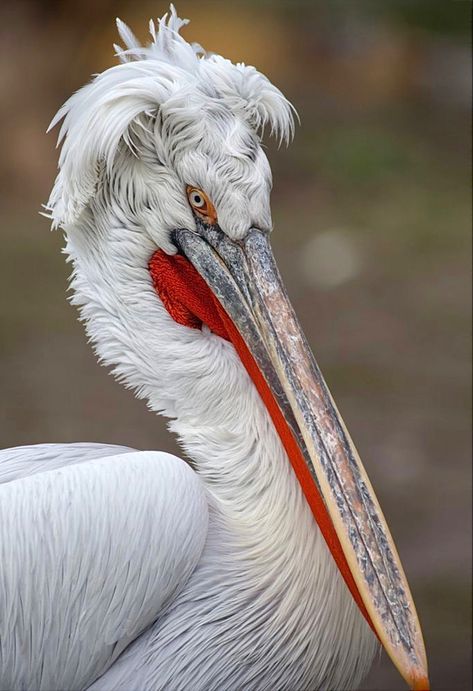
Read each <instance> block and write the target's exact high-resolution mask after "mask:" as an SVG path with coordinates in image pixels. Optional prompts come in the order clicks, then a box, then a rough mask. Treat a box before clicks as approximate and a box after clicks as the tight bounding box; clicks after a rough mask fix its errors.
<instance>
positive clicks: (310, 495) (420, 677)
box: [174, 223, 429, 691]
mask: <svg viewBox="0 0 473 691" xmlns="http://www.w3.org/2000/svg"><path fill="white" fill-rule="evenodd" d="M174 239H175V242H176V244H177V245H178V247H179V249H180V251H181V252H182V254H184V256H185V257H186V258H187V259H188V260H189V261H190V262H191V263H192V264H193V266H194V268H195V269H196V270H197V271H198V273H199V274H200V276H201V277H202V278H203V279H204V281H205V282H206V284H207V286H208V287H209V288H210V290H211V291H212V293H213V295H214V296H215V298H216V299H217V301H218V303H219V305H220V306H221V308H222V315H223V317H222V318H223V319H224V321H225V324H226V327H227V330H228V332H229V333H230V336H231V340H232V341H233V342H234V344H235V346H236V348H237V350H238V351H239V353H240V356H241V357H242V360H243V361H244V364H245V366H246V367H247V369H248V371H249V373H250V375H251V376H252V378H253V381H254V382H255V384H256V386H257V388H258V390H259V392H260V394H261V395H262V398H263V400H264V401H265V403H266V405H267V407H268V410H269V412H270V414H271V416H272V418H273V421H274V423H275V426H276V428H277V430H278V432H279V434H280V437H281V439H282V441H283V444H284V446H285V448H286V451H287V452H288V456H289V459H290V460H291V462H292V465H293V467H294V470H295V472H296V475H297V477H298V479H299V481H300V483H301V486H302V489H303V491H304V493H305V496H306V498H307V500H308V502H309V504H310V506H311V508H312V510H313V513H314V515H315V518H316V520H317V522H318V523H319V526H320V527H321V529H322V532H323V533H324V536H325V538H326V541H327V544H328V546H329V548H330V550H331V552H332V555H333V556H334V558H335V560H336V562H337V565H338V566H339V568H340V570H341V572H342V575H343V576H344V578H345V581H346V582H347V585H348V587H349V588H350V590H351V592H352V594H353V596H354V597H355V599H356V601H357V603H358V605H359V607H360V609H361V611H362V612H363V614H364V615H365V617H366V619H367V620H368V622H369V623H370V625H371V626H372V628H373V630H374V631H375V633H376V635H377V636H378V638H379V640H380V641H381V643H382V645H383V646H384V648H385V650H386V651H387V653H388V655H389V656H390V657H391V659H392V661H393V662H394V664H395V665H396V667H397V668H398V670H399V672H400V674H401V675H402V676H403V677H404V679H405V680H406V681H407V683H408V684H409V685H410V688H411V689H417V690H418V691H420V690H422V691H426V690H427V689H429V682H428V678H427V661H426V655H425V649H424V642H423V639H422V633H421V629H420V625H419V621H418V618H417V614H416V610H415V606H414V602H413V600H412V596H411V593H410V591H409V586H408V584H407V580H406V577H405V575H404V572H403V569H402V566H401V563H400V560H399V556H398V554H397V551H396V547H395V545H394V542H393V539H392V537H391V535H390V532H389V529H388V526H387V525H386V521H385V519H384V516H383V514H382V512H381V509H380V507H379V504H378V502H377V499H376V497H375V494H374V491H373V488H372V487H371V484H370V482H369V480H368V477H367V475H366V472H365V469H364V468H363V465H362V463H361V460H360V457H359V455H358V453H357V451H356V449H355V447H354V444H353V442H352V440H351V439H350V436H349V434H348V432H347V430H346V427H345V425H344V423H343V420H342V418H341V416H340V413H339V412H338V410H337V407H336V405H335V403H334V401H333V399H332V396H331V395H330V392H329V390H328V388H327V385H326V383H325V381H324V378H323V376H322V374H321V372H320V370H319V368H318V366H317V363H316V361H315V359H314V356H313V355H312V353H311V350H310V348H309V346H308V343H307V341H306V339H305V336H304V334H303V333H302V329H301V327H300V325H299V322H298V320H297V317H296V315H295V313H294V310H293V308H292V306H291V304H290V302H289V299H288V296H287V293H286V291H285V288H284V285H283V283H282V280H281V277H280V275H279V272H278V269H277V266H276V264H275V261H274V258H273V255H272V251H271V246H270V244H269V236H268V234H267V233H264V232H262V231H260V230H257V229H251V230H250V231H249V233H248V234H247V235H246V237H245V238H244V239H243V240H240V241H233V240H230V239H229V238H228V237H227V236H226V235H225V234H224V233H223V232H222V231H221V230H220V228H219V227H218V226H208V225H205V224H203V223H201V224H198V232H197V233H196V232H195V231H189V230H185V229H183V230H176V231H174Z"/></svg>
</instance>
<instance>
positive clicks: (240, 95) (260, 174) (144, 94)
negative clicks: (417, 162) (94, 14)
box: [48, 13, 428, 689]
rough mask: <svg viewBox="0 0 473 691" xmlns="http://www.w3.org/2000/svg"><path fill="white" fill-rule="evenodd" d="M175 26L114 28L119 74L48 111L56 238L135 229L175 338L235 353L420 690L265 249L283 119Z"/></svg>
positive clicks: (352, 583) (368, 493)
mask: <svg viewBox="0 0 473 691" xmlns="http://www.w3.org/2000/svg"><path fill="white" fill-rule="evenodd" d="M181 26H182V22H181V20H179V19H178V18H177V17H176V15H175V14H174V13H172V15H171V18H170V21H169V22H168V23H167V24H166V22H165V21H164V20H163V21H162V22H161V25H160V30H159V33H158V34H156V32H154V43H153V44H152V45H151V46H150V47H148V48H142V47H141V46H140V45H139V44H138V43H137V42H136V40H135V39H134V37H133V36H132V34H131V32H129V30H128V29H126V30H125V29H124V28H123V26H121V33H122V38H124V40H125V41H126V43H127V48H128V50H126V51H122V52H121V53H120V55H121V57H122V60H123V64H122V65H118V66H117V67H115V68H111V69H110V70H107V71H106V72H105V73H104V74H103V75H99V77H97V78H96V79H95V81H94V82H93V83H92V84H90V85H89V86H88V87H86V88H85V89H84V90H82V92H79V93H78V94H76V95H75V96H73V97H72V99H71V100H70V101H69V102H68V104H66V106H65V107H64V108H63V109H62V110H61V111H59V113H58V116H57V118H56V119H55V120H54V121H53V123H52V124H55V122H57V121H58V120H60V119H61V118H64V123H63V127H62V133H61V135H60V138H61V139H63V140H64V143H63V148H62V152H61V157H60V173H59V175H58V178H57V181H56V185H55V188H54V190H53V193H52V195H51V199H50V202H49V205H48V207H49V209H50V212H51V216H52V218H53V221H54V222H55V224H56V225H61V226H62V227H64V228H65V230H66V233H70V232H75V231H74V228H75V227H76V226H77V225H78V224H79V223H80V219H81V218H83V217H84V215H85V216H86V217H87V218H89V217H93V220H94V223H95V224H96V225H97V227H98V229H99V228H103V227H105V226H106V225H107V224H108V225H111V226H113V227H117V226H120V224H122V225H123V227H125V228H127V229H128V237H127V241H128V242H130V246H131V247H133V245H132V244H131V240H130V238H133V239H134V238H135V237H136V236H138V237H141V236H140V233H141V234H142V237H143V238H145V237H146V240H147V244H146V247H148V246H152V247H153V248H154V250H155V251H154V253H152V256H151V257H150V258H149V265H148V268H149V272H150V274H151V279H152V282H153V285H154V288H155V290H156V292H157V293H158V295H159V297H160V298H161V301H162V304H163V305H164V307H165V308H166V309H167V311H168V312H169V314H170V315H171V317H172V318H173V320H174V321H175V322H177V323H178V324H179V325H180V326H181V327H182V328H183V329H184V328H187V329H189V327H190V328H193V329H196V328H201V327H202V325H206V326H207V327H208V329H210V331H212V332H213V333H214V334H216V335H217V336H219V337H220V338H223V339H225V340H226V341H230V342H231V343H232V344H233V346H234V348H235V350H236V352H237V354H238V355H239V357H240V360H241V362H242V364H243V366H244V367H245V368H246V370H247V372H248V373H249V375H250V377H251V379H252V381H253V383H254V385H255V387H256V389H257V391H258V392H259V394H260V396H261V399H262V400H263V402H264V404H265V406H266V408H267V410H268V413H269V415H270V417H271V418H272V420H273V423H274V426H275V428H276V430H277V432H278V434H279V437H280V439H281V442H282V444H283V446H284V448H285V449H286V452H287V456H288V462H290V463H291V465H292V467H293V470H294V473H295V475H296V477H297V479H298V480H299V483H300V485H301V488H302V491H303V493H304V495H305V497H306V499H307V502H308V504H309V506H310V508H311V510H312V512H313V514H314V517H315V520H316V521H317V523H318V525H319V527H320V529H321V531H322V533H323V534H324V537H325V539H326V542H327V544H328V546H329V548H330V551H331V553H332V555H333V558H334V559H335V561H336V563H337V565H338V568H339V569H340V572H341V573H342V575H343V577H344V579H345V581H346V583H347V586H348V587H349V589H350V591H351V593H352V595H353V597H354V598H355V600H356V602H357V604H358V606H359V608H360V610H361V611H362V613H363V615H364V616H365V618H366V619H367V621H368V622H369V624H370V625H371V627H372V628H373V630H374V631H375V633H376V635H377V636H378V638H379V639H380V641H381V643H382V644H383V645H384V647H385V649H386V650H387V652H388V654H389V655H390V656H391V658H392V660H393V661H394V663H395V665H396V666H397V667H398V669H399V671H400V672H401V674H402V675H403V676H404V677H405V679H406V680H407V681H408V682H409V684H410V685H411V687H412V688H413V689H427V688H428V680H427V671H426V670H427V666H426V659H425V651H424V646H423V641H422V634H421V631H420V626H419V623H418V620H417V615H416V611H415V607H414V604H413V601H412V597H411V595H410V592H409V587H408V584H407V581H406V579H405V576H404V573H403V570H402V567H401V564H400V561H399V557H398V555H397V552H396V548H395V546H394V543H393V541H392V538H391V535H390V532H389V529H388V527H387V525H386V522H385V519H384V517H383V514H382V512H381V509H380V507H379V504H378V502H377V500H376V497H375V495H374V492H373V489H372V487H371V484H370V482H369V480H368V477H367V475H366V472H365V470H364V468H363V465H362V463H361V460H360V458H359V456H358V453H357V451H356V449H355V447H354V445H353V443H352V441H351V439H350V436H349V434H348V432H347V430H346V427H345V425H344V423H343V420H342V419H341V416H340V414H339V412H338V410H337V408H336V405H335V403H334V401H333V399H332V397H331V395H330V392H329V390H328V388H327V385H326V383H325V381H324V379H323V376H322V374H321V372H320V370H319V368H318V366H317V363H316V361H315V359H314V356H313V355H312V352H311V350H310V348H309V346H308V343H307V341H306V339H305V337H304V335H303V332H302V330H301V327H300V325H299V322H298V320H297V317H296V315H295V313H294V310H293V308H292V306H291V304H290V301H289V298H288V296H287V293H286V290H285V288H284V285H283V282H282V280H281V277H280V274H279V272H278V269H277V266H276V263H275V261H274V258H273V255H272V251H271V246H270V242H269V234H270V230H271V214H270V206H269V194H270V188H271V173H270V169H269V164H268V162H267V159H266V156H265V155H264V152H263V150H262V148H261V145H260V133H261V128H262V127H264V125H268V126H269V128H270V130H272V131H273V132H274V133H276V134H279V136H280V138H281V139H284V138H286V139H287V138H289V137H290V135H291V132H292V115H291V107H290V105H289V104H288V102H287V100H286V99H285V98H284V96H283V95H282V94H281V92H279V91H278V90H277V89H276V88H275V87H274V86H273V85H272V84H271V83H270V82H269V81H268V80H267V79H266V78H265V77H264V76H263V75H261V74H260V73H259V72H257V71H256V70H255V69H254V68H250V67H245V66H244V65H232V63H230V62H229V61H227V60H224V59H223V58H220V57H219V56H211V57H199V51H200V49H198V48H197V49H196V48H195V47H192V46H190V45H189V44H187V43H186V42H185V41H184V40H183V39H182V38H181V37H180V36H179V34H178V30H179V28H180V27H181ZM119 28H120V26H119ZM153 31H154V28H153V27H152V33H153ZM97 232H98V230H97ZM150 240H151V242H149V241H150ZM79 242H80V241H79ZM133 242H134V240H133ZM141 244H142V245H143V243H141ZM109 247H111V248H112V250H113V251H115V248H116V244H115V245H113V243H112V244H111V245H109ZM76 270H77V268H76ZM90 299H91V300H93V299H95V296H94V295H92V297H91V298H90ZM134 300H135V298H134V297H133V299H130V301H129V303H130V304H131V305H133V304H134ZM120 308H122V305H121V304H120V303H117V307H116V309H117V310H118V309H120ZM109 313H110V306H109V305H107V315H108V314H109ZM120 317H122V315H120ZM132 331H133V329H128V333H131V332H132Z"/></svg>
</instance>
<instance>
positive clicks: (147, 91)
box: [47, 5, 294, 251]
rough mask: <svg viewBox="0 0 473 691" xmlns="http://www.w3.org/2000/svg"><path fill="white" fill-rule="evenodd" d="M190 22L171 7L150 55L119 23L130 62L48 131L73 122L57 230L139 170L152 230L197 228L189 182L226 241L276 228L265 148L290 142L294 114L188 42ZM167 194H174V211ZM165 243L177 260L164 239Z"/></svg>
mask: <svg viewBox="0 0 473 691" xmlns="http://www.w3.org/2000/svg"><path fill="white" fill-rule="evenodd" d="M185 24H187V20H182V19H179V17H177V15H176V11H175V9H174V7H173V6H172V5H171V11H170V14H169V16H168V15H167V14H166V15H164V17H163V18H162V19H160V20H159V30H158V31H156V29H155V25H154V23H153V22H152V21H151V22H150V33H151V37H152V39H153V41H152V43H150V44H149V45H148V46H147V47H142V46H140V44H139V43H138V41H137V40H136V38H135V37H134V35H133V34H132V32H131V31H130V29H129V28H128V27H127V26H126V25H125V24H124V23H123V22H121V21H120V20H117V25H118V30H119V33H120V35H121V38H122V40H123V42H124V43H125V49H121V48H120V47H119V46H115V48H116V51H117V54H118V57H119V58H120V61H121V64H119V65H116V66H115V67H111V68H110V69H107V70H105V72H103V73H102V74H99V75H97V76H96V77H95V79H94V80H93V81H92V82H91V83H90V84H88V85H87V86H85V87H84V88H82V89H80V90H79V91H78V92H77V93H75V94H74V95H73V96H72V97H71V98H70V99H69V100H68V101H67V102H66V103H65V104H64V106H63V107H62V108H61V109H60V110H59V112H58V113H57V115H56V116H55V118H54V119H53V121H52V123H51V125H50V128H51V127H54V126H55V125H56V124H57V123H58V122H59V121H61V120H63V124H62V127H61V131H60V134H59V143H61V144H62V150H61V155H60V158H59V175H58V177H57V180H56V184H55V186H54V189H53V191H52V194H51V197H50V199H49V202H48V205H47V210H48V211H49V212H50V215H51V218H52V219H53V224H54V226H62V227H64V228H66V229H67V226H68V225H69V224H71V223H73V222H76V221H77V220H78V219H79V217H80V214H81V213H82V211H83V210H84V209H85V207H86V206H87V203H88V202H89V200H90V198H91V197H92V195H93V194H94V193H95V191H96V189H97V187H98V186H100V185H103V184H106V182H105V181H106V179H107V178H108V179H109V180H113V181H114V182H115V183H116V176H117V175H121V174H122V173H125V174H126V172H127V169H128V168H129V167H130V166H131V167H133V169H134V170H133V176H132V178H133V204H132V205H130V206H132V208H130V211H132V212H133V215H134V216H135V217H136V219H137V220H138V221H139V222H140V223H143V224H144V225H145V226H147V225H149V226H153V227H154V228H155V227H156V226H160V228H161V230H162V231H165V230H167V229H168V228H170V227H171V226H172V227H173V228H175V227H179V226H182V225H183V224H184V225H188V224H189V223H191V224H192V222H193V221H192V216H191V214H190V211H189V209H188V205H187V201H186V198H185V194H184V189H185V185H186V184H193V185H196V186H200V187H202V188H203V189H205V190H206V192H207V194H208V195H209V196H210V197H211V198H212V201H213V203H214V205H215V207H216V208H217V210H218V215H219V219H220V225H221V227H222V229H223V230H224V231H225V232H227V233H228V234H230V235H235V236H238V235H242V234H243V233H245V232H246V231H247V229H248V228H249V227H250V225H251V223H253V224H256V225H260V226H263V227H268V226H270V224H271V219H270V211H269V190H270V185H271V177H270V169H269V165H268V163H267V160H266V157H265V155H264V153H263V151H262V149H261V147H260V145H259V141H260V136H261V134H262V131H263V130H264V128H265V127H266V126H268V127H269V128H270V131H271V134H274V135H276V136H277V137H279V139H280V141H282V140H286V141H288V140H289V138H290V137H291V136H292V133H293V129H294V120H293V116H292V107H291V105H290V104H289V102H288V101H287V99H286V98H285V97H284V96H283V94H282V93H281V92H280V91H279V89H277V88H276V87H275V86H273V84H271V82H270V81H269V80H268V79H267V78H266V77H265V76H264V75H263V74H261V73H260V72H258V71H257V70H256V69H255V68H254V67H251V66H246V65H244V64H243V63H238V64H236V65H234V64H233V63H232V62H230V60H227V59H225V58H223V57H221V56H219V55H214V54H209V55H207V54H206V53H205V51H204V50H203V49H202V48H201V47H200V46H198V45H197V44H192V45H191V44H189V43H187V42H186V41H185V40H184V38H182V36H180V34H179V30H180V29H181V27H182V26H184V25H185ZM160 187H163V188H168V189H164V192H165V193H168V191H169V188H172V195H171V199H172V203H170V202H169V195H168V194H166V197H167V199H168V201H167V203H166V202H165V201H164V198H163V195H161V194H160V191H161V190H160ZM160 197H161V198H160ZM123 201H129V200H127V199H125V198H124V199H123ZM161 239H162V241H163V243H164V248H165V249H167V250H168V251H172V248H171V247H169V243H168V242H166V238H165V236H164V233H163V237H162V238H161Z"/></svg>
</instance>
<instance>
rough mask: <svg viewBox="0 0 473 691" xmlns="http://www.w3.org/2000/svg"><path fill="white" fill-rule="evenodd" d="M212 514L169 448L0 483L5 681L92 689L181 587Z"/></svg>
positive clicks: (0, 652)
mask: <svg viewBox="0 0 473 691" xmlns="http://www.w3.org/2000/svg"><path fill="white" fill-rule="evenodd" d="M0 462H1V459H0ZM207 521H208V513H207V501H206V498H205V492H204V489H203V487H202V485H201V483H200V482H199V481H198V479H197V477H196V476H195V475H194V473H192V471H191V470H190V469H189V467H188V466H187V465H186V464H185V463H183V462H182V461H180V460H179V459H177V458H175V457H173V456H170V455H169V454H165V453H158V452H147V451H142V452H132V453H127V454H121V455H119V456H110V457H106V458H101V459H94V460H89V461H85V462H83V463H73V464H72V465H69V466H67V467H63V468H57V469H55V470H50V471H45V472H41V473H37V474H34V475H32V476H31V477H27V478H22V479H21V480H16V481H15V480H14V481H11V482H8V483H4V484H2V485H0V525H1V527H2V540H1V548H0V610H1V612H2V617H1V620H0V641H1V645H0V688H2V689H35V691H41V690H45V691H46V690H49V689H83V688H84V687H86V686H88V684H89V683H90V682H91V681H93V680H94V679H95V678H97V676H99V675H100V674H102V673H103V672H104V671H105V670H106V669H107V668H108V667H109V666H110V665H111V664H112V662H113V661H114V659H116V658H117V657H118V655H119V654H120V652H121V651H122V650H123V649H124V648H126V646H127V645H128V643H130V641H132V640H133V639H135V638H136V637H137V636H138V635H139V634H140V633H141V632H142V631H143V630H145V629H146V628H147V627H148V626H149V625H150V624H151V623H152V622H153V621H154V620H155V619H156V617H157V615H158V613H159V612H161V611H162V610H163V608H164V607H165V606H166V604H167V603H169V602H170V601H171V600H172V599H173V597H175V596H176V594H177V593H178V592H179V590H180V589H182V587H183V586H184V585H185V583H186V581H187V580H188V578H189V576H190V575H191V573H192V571H193V569H194V568H195V566H196V564H197V563H198V561H199V558H200V556H201V553H202V549H203V547H204V542H205V538H206V534H207ZM38 594H39V596H38Z"/></svg>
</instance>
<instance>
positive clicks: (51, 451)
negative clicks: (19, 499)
mask: <svg viewBox="0 0 473 691" xmlns="http://www.w3.org/2000/svg"><path fill="white" fill-rule="evenodd" d="M130 451H136V449H131V448H129V447H128V446H116V445H115V444H96V443H90V442H75V443H73V444H34V445H30V446H15V447H13V448H11V449H2V450H0V484H1V483H3V482H11V481H12V480H17V479H19V478H22V477H27V476H28V475H33V474H35V473H43V472H45V471H46V470H54V469H55V468H62V467H63V466H67V465H72V464H75V463H86V462H87V461H91V460H93V459H94V458H104V457H105V456H117V455H118V454H122V453H130Z"/></svg>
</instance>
